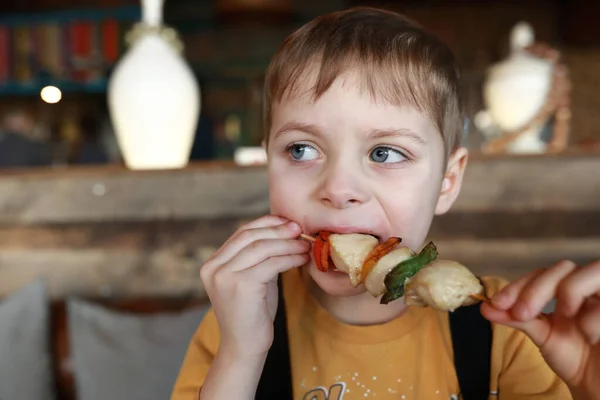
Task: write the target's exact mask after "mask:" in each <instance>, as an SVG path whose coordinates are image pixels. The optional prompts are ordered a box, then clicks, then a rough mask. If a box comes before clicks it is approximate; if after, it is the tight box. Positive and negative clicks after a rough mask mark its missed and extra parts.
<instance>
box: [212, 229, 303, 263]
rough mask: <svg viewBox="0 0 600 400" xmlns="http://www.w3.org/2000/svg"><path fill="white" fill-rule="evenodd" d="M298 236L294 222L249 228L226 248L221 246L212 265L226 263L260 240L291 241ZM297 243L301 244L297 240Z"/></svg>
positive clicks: (298, 232) (298, 230)
mask: <svg viewBox="0 0 600 400" xmlns="http://www.w3.org/2000/svg"><path fill="white" fill-rule="evenodd" d="M299 234H300V226H299V225H298V224H297V223H295V222H288V223H286V224H281V225H277V226H275V227H273V226H268V227H263V228H251V229H247V230H244V231H242V232H240V234H239V235H237V236H236V237H235V238H233V239H232V240H231V242H229V243H228V244H227V245H226V246H223V247H222V249H221V251H220V253H219V254H218V255H217V256H216V257H215V258H214V259H213V260H212V263H213V264H214V265H223V264H226V263H228V262H229V261H230V260H231V259H232V258H233V257H234V256H235V255H236V254H238V253H239V252H240V251H241V250H242V249H243V248H245V247H247V246H248V245H250V243H252V242H256V241H258V240H262V239H293V238H296V237H297V236H298V235H299ZM298 242H303V241H302V240H298Z"/></svg>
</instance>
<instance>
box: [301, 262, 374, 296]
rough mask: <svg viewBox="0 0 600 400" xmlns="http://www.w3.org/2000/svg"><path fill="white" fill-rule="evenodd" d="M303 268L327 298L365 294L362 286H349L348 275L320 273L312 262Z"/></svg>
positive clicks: (330, 272) (333, 272)
mask: <svg viewBox="0 0 600 400" xmlns="http://www.w3.org/2000/svg"><path fill="white" fill-rule="evenodd" d="M304 268H306V269H307V271H308V274H309V275H310V277H311V279H312V280H313V282H314V283H315V284H316V285H317V286H318V288H319V289H320V290H322V291H323V292H325V293H326V294H327V295H329V296H335V297H350V296H358V295H360V294H363V293H366V292H367V290H366V289H365V287H364V286H363V285H359V286H358V287H353V286H352V285H351V284H350V279H349V278H348V275H347V274H345V273H343V272H335V271H332V270H329V271H327V272H321V271H319V270H318V269H317V267H316V266H315V265H314V263H312V262H311V263H310V264H309V265H307V266H305V267H304Z"/></svg>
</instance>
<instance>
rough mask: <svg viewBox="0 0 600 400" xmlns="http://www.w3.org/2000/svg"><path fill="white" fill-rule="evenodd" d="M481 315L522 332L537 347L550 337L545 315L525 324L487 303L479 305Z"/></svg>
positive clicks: (508, 312)
mask: <svg viewBox="0 0 600 400" xmlns="http://www.w3.org/2000/svg"><path fill="white" fill-rule="evenodd" d="M481 314H482V315H483V316H484V317H485V318H486V319H488V320H489V321H491V322H493V323H496V324H500V325H505V326H509V327H511V328H514V329H518V330H520V331H522V332H523V333H525V334H526V335H527V336H529V337H530V338H531V340H532V341H533V343H535V345H536V346H538V347H542V346H544V344H545V343H546V342H547V341H548V338H549V337H550V333H551V329H550V323H549V321H548V317H547V316H545V315H542V316H539V317H538V318H536V319H532V320H530V321H526V322H524V321H518V320H515V319H514V318H513V316H512V315H511V313H510V311H505V310H500V309H498V308H495V307H494V306H492V305H491V304H489V303H487V302H486V303H482V304H481Z"/></svg>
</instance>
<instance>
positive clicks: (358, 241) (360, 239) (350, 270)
mask: <svg viewBox="0 0 600 400" xmlns="http://www.w3.org/2000/svg"><path fill="white" fill-rule="evenodd" d="M378 244H379V240H377V238H376V237H374V236H371V235H365V234H361V233H349V234H338V233H332V234H331V235H329V251H330V255H331V260H332V261H333V263H334V264H335V267H336V268H337V269H339V270H340V271H342V272H345V273H347V274H348V275H349V276H350V284H351V285H352V286H354V287H357V286H358V285H359V284H360V283H361V276H360V273H361V271H362V265H363V262H364V261H365V259H366V258H367V256H368V255H369V253H370V252H371V250H373V249H374V248H375V247H376V246H377V245H378Z"/></svg>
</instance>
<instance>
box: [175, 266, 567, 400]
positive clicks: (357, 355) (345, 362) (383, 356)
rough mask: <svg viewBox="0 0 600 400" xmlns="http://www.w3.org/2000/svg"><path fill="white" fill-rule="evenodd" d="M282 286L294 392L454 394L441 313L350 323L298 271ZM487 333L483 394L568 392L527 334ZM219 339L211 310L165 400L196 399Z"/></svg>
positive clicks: (333, 399) (324, 395)
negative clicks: (321, 301) (487, 387)
mask: <svg viewBox="0 0 600 400" xmlns="http://www.w3.org/2000/svg"><path fill="white" fill-rule="evenodd" d="M484 283H485V286H486V290H487V293H488V295H493V294H494V293H495V292H497V291H498V290H499V289H500V288H501V287H502V286H503V285H504V284H505V282H504V281H502V280H500V279H498V278H489V277H486V278H484ZM283 288H284V296H285V301H286V311H287V318H288V322H287V323H288V331H289V332H290V334H289V336H290V337H289V345H290V358H291V363H292V378H293V388H294V397H295V398H296V399H323V400H358V399H362V400H364V399H374V400H383V399H394V400H398V399H405V400H409V399H436V400H437V399H440V400H447V399H448V400H452V399H456V398H457V397H456V396H457V394H458V381H457V377H456V372H455V370H454V362H453V351H452V343H451V339H450V331H449V326H448V316H447V314H446V313H442V312H437V311H435V310H433V309H431V308H416V307H410V308H409V309H408V311H407V312H406V313H404V314H403V315H402V316H401V317H399V318H397V319H395V320H392V321H390V322H388V323H385V324H381V325H375V326H352V325H347V324H344V323H342V322H340V321H338V320H336V319H335V318H333V317H332V316H331V315H330V314H329V313H328V312H327V311H326V310H325V309H323V308H321V307H320V306H319V305H318V303H317V302H316V301H315V300H314V299H313V298H312V297H311V296H310V295H309V293H308V291H307V288H306V284H305V283H304V281H303V280H302V278H301V277H300V273H299V271H298V270H292V271H289V272H287V273H285V274H284V276H283ZM493 335H494V340H493V345H492V346H493V347H492V362H491V364H492V365H491V375H492V376H491V393H490V396H489V399H490V400H497V399H501V400H519V399H528V400H533V399H545V400H548V399H556V400H559V399H560V400H565V399H571V398H572V397H571V395H570V392H569V390H568V389H567V387H566V385H565V384H564V383H563V382H562V381H561V380H560V379H559V378H558V377H557V376H556V375H555V374H554V372H553V371H552V370H551V369H550V368H549V367H548V366H547V365H546V363H545V361H544V359H543V358H542V356H541V355H540V352H539V350H538V348H537V347H536V346H535V345H534V344H533V343H532V342H531V341H530V340H529V338H527V336H525V335H524V334H522V333H521V332H519V331H516V330H513V329H511V328H507V327H504V326H496V325H493ZM218 346H219V329H218V325H217V321H216V318H215V315H214V313H213V312H212V310H211V311H209V312H208V313H207V315H206V316H205V318H204V320H203V321H202V323H201V324H200V326H199V328H198V330H197V332H196V334H195V335H194V337H193V339H192V341H191V344H190V347H189V349H188V352H187V355H186V357H185V360H184V362H183V365H182V368H181V371H180V373H179V376H178V379H177V382H176V384H175V387H174V390H173V395H172V398H171V399H172V400H197V399H198V393H199V390H200V387H201V386H202V383H203V381H204V377H205V376H206V374H207V372H208V369H209V367H210V363H211V360H212V359H213V357H214V354H215V353H216V351H217V348H218ZM309 393H310V394H309Z"/></svg>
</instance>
